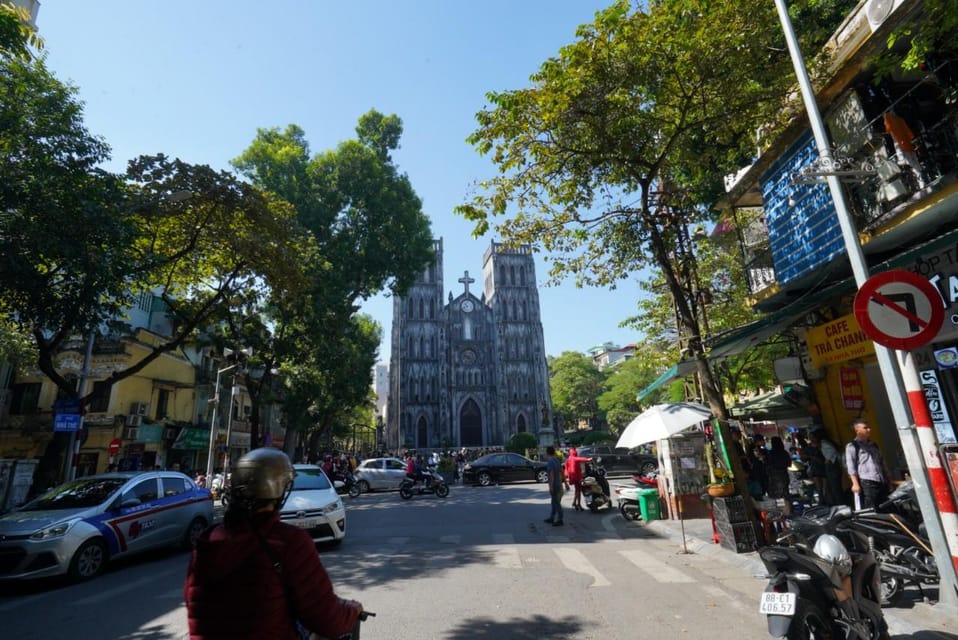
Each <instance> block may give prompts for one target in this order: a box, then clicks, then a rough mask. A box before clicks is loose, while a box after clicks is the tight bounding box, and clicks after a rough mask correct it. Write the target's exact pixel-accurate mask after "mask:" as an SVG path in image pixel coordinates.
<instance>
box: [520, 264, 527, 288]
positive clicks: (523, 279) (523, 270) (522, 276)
mask: <svg viewBox="0 0 958 640" xmlns="http://www.w3.org/2000/svg"><path fill="white" fill-rule="evenodd" d="M519 284H521V285H525V284H526V268H525V267H521V266H520V267H519Z"/></svg>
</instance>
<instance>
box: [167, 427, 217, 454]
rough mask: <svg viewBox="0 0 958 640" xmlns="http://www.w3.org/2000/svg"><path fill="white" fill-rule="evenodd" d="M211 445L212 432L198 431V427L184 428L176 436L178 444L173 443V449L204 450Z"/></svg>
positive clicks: (207, 430)
mask: <svg viewBox="0 0 958 640" xmlns="http://www.w3.org/2000/svg"><path fill="white" fill-rule="evenodd" d="M209 445H210V430H209V429H197V428H196V427H183V428H182V429H180V433H179V435H178V436H176V442H174V443H173V447H172V448H173V449H200V450H204V449H206V448H207V447H209Z"/></svg>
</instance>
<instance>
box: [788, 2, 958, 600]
mask: <svg viewBox="0 0 958 640" xmlns="http://www.w3.org/2000/svg"><path fill="white" fill-rule="evenodd" d="M775 8H776V9H777V11H778V17H779V20H780V21H781V23H782V30H783V31H784V33H785V42H786V44H787V45H788V52H789V55H790V56H791V58H792V65H793V66H794V68H795V75H796V77H797V79H798V84H799V87H800V88H801V92H802V100H803V101H804V104H805V111H806V113H807V114H808V121H809V124H810V125H811V128H812V133H813V135H814V137H815V145H816V147H817V148H818V154H819V157H820V158H821V162H822V164H823V166H825V167H832V166H834V162H833V160H832V151H831V145H830V143H829V139H828V134H827V133H826V130H825V123H824V121H823V120H822V114H821V113H820V112H819V110H818V103H817V102H816V101H815V91H814V89H813V88H812V82H811V79H810V78H809V77H808V70H807V69H806V67H805V59H804V57H803V56H802V51H801V48H800V47H799V46H798V38H797V37H796V36H795V29H794V28H793V27H792V19H791V17H789V15H788V7H787V6H786V5H785V0H775ZM826 181H827V183H828V189H829V191H830V193H831V196H832V201H833V202H834V204H835V213H836V215H837V217H838V223H839V226H840V227H841V230H842V238H843V239H844V241H845V250H846V251H847V252H848V261H849V263H850V264H851V268H852V273H853V274H854V276H855V282H856V284H857V285H858V286H859V287H861V286H863V285H864V284H865V282H866V281H867V280H868V276H869V273H868V263H867V262H866V261H865V254H864V252H863V251H862V247H861V244H860V243H859V240H858V231H857V230H856V229H855V223H854V220H853V219H852V216H851V213H850V212H849V210H848V205H847V203H846V202H845V193H844V192H843V191H842V185H841V182H840V181H839V179H838V176H837V175H835V174H834V172H831V173H829V175H827V176H826ZM875 355H876V356H877V358H878V368H879V370H880V371H881V375H882V380H883V381H884V383H885V392H886V394H887V396H888V402H889V404H890V405H891V411H892V415H893V416H894V419H895V424H896V425H898V436H899V439H900V440H901V447H902V451H903V452H904V454H905V461H906V463H907V464H908V469H909V472H910V473H911V477H912V480H913V481H914V483H915V496H916V497H917V499H918V506H919V508H920V509H921V514H922V517H923V518H924V521H925V526H926V527H927V530H928V539H929V541H930V542H931V545H932V548H933V549H934V550H935V551H936V552H944V551H946V550H948V549H949V548H950V546H949V544H948V540H947V538H946V537H945V531H944V528H943V527H942V524H941V520H940V519H939V516H938V510H937V509H936V507H935V502H934V500H932V496H931V493H930V491H929V489H928V487H929V481H928V474H927V470H926V468H925V460H924V458H923V457H922V455H921V449H919V446H918V443H917V442H916V434H915V429H914V428H913V427H914V425H913V422H912V417H911V415H910V412H909V410H908V406H907V405H906V402H905V393H904V384H903V381H902V376H901V371H900V370H899V368H898V363H897V362H896V360H895V356H894V353H893V352H892V350H891V349H888V348H886V347H883V346H881V345H879V344H876V345H875ZM938 555H941V554H940V553H939V554H938ZM938 570H939V575H940V587H939V598H940V602H942V603H945V604H950V605H954V604H956V603H958V590H956V589H958V577H956V574H955V571H956V569H955V565H954V564H953V563H951V562H938Z"/></svg>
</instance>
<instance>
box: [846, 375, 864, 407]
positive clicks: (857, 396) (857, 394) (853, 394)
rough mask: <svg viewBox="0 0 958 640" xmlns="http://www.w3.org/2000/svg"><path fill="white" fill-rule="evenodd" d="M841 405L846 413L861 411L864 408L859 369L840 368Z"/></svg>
mask: <svg viewBox="0 0 958 640" xmlns="http://www.w3.org/2000/svg"><path fill="white" fill-rule="evenodd" d="M841 376H842V405H843V406H844V407H845V409H846V410H847V411H861V410H862V408H863V407H864V406H865V392H864V390H863V389H862V374H861V370H860V369H852V368H851V367H847V368H846V367H842V370H841Z"/></svg>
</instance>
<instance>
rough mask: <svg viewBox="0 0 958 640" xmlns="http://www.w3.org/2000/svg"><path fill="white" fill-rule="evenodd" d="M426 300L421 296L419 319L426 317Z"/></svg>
mask: <svg viewBox="0 0 958 640" xmlns="http://www.w3.org/2000/svg"><path fill="white" fill-rule="evenodd" d="M424 305H425V300H423V299H422V298H419V319H420V320H424V319H425V318H426V313H425V311H424V309H425V307H424Z"/></svg>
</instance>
